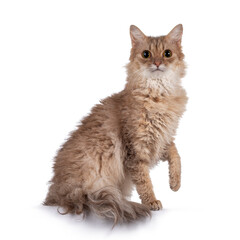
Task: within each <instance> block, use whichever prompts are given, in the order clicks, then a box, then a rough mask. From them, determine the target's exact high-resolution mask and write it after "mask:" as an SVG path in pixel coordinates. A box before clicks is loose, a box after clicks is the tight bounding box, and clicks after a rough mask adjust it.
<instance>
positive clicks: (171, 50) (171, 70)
mask: <svg viewBox="0 0 240 240" xmlns="http://www.w3.org/2000/svg"><path fill="white" fill-rule="evenodd" d="M182 33H183V27H182V25H181V24H179V25H177V26H176V27H174V28H173V29H172V30H171V31H170V32H169V33H168V34H167V35H166V36H160V37H148V36H146V35H145V34H144V33H143V32H142V31H141V30H140V29H139V28H137V27H136V26H134V25H131V26H130V36H131V41H132V49H131V55H130V63H129V64H128V65H127V69H128V82H129V84H130V85H139V84H140V85H141V86H145V87H150V88H157V89H160V90H164V89H165V90H166V91H171V90H172V89H174V87H175V86H176V85H178V84H179V81H180V78H181V77H183V76H184V73H185V64H184V60H183V59H184V54H183V53H182V47H181V40H182Z"/></svg>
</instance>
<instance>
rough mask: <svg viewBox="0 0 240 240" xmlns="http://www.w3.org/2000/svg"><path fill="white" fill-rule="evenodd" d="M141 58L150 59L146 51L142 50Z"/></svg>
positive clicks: (149, 54)
mask: <svg viewBox="0 0 240 240" xmlns="http://www.w3.org/2000/svg"><path fill="white" fill-rule="evenodd" d="M142 57H143V58H150V57H151V53H150V52H149V51H148V50H144V51H143V52H142Z"/></svg>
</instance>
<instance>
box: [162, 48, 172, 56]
mask: <svg viewBox="0 0 240 240" xmlns="http://www.w3.org/2000/svg"><path fill="white" fill-rule="evenodd" d="M163 56H164V57H166V58H170V57H171V56H172V51H171V50H169V49H167V50H165V51H164V53H163Z"/></svg>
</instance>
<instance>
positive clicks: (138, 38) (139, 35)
mask: <svg viewBox="0 0 240 240" xmlns="http://www.w3.org/2000/svg"><path fill="white" fill-rule="evenodd" d="M130 37H131V41H132V46H133V47H134V46H135V45H136V44H137V43H139V42H142V41H144V39H145V38H146V36H145V35H144V33H143V32H142V31H141V30H140V29H139V28H138V27H136V26H134V25H131V26H130Z"/></svg>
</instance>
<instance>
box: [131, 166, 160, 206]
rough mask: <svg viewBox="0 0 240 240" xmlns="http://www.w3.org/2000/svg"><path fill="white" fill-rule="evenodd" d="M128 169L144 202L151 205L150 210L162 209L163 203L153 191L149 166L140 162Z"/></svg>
mask: <svg viewBox="0 0 240 240" xmlns="http://www.w3.org/2000/svg"><path fill="white" fill-rule="evenodd" d="M128 171H129V173H130V175H131V178H132V181H133V183H134V184H135V185H136V189H137V192H138V194H139V197H140V199H141V200H142V203H143V204H144V205H147V206H149V208H150V210H160V209H162V203H161V202H160V201H159V200H157V199H156V197H155V194H154V192H153V186H152V182H151V178H150V175H149V168H148V166H147V165H146V164H144V163H142V162H140V163H136V164H135V165H133V166H131V167H130V168H128Z"/></svg>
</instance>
